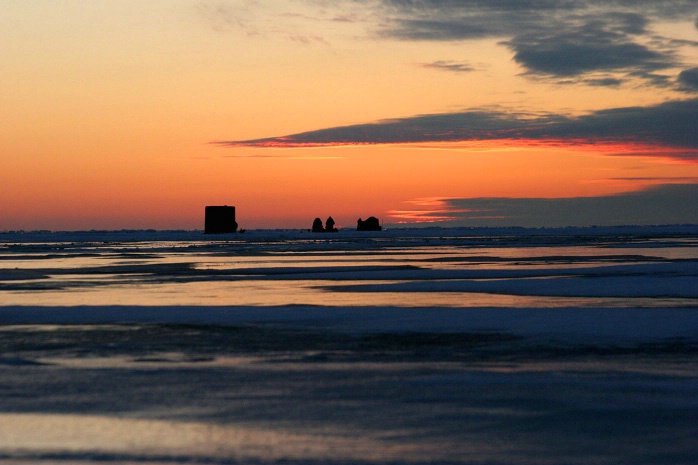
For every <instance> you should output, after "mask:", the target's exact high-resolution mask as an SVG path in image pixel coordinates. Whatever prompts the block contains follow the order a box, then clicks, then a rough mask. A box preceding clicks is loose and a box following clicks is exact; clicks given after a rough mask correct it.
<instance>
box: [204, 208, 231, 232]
mask: <svg viewBox="0 0 698 465" xmlns="http://www.w3.org/2000/svg"><path fill="white" fill-rule="evenodd" d="M237 229H238V224H237V223H236V222H235V207H229V206H227V205H224V206H207V207H206V217H205V220H204V234H224V233H234V232H235V231H237Z"/></svg>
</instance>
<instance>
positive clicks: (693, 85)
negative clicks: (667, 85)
mask: <svg viewBox="0 0 698 465" xmlns="http://www.w3.org/2000/svg"><path fill="white" fill-rule="evenodd" d="M678 81H679V84H681V86H682V89H684V90H687V91H689V92H698V68H690V69H685V70H683V71H681V73H680V74H679V77H678Z"/></svg>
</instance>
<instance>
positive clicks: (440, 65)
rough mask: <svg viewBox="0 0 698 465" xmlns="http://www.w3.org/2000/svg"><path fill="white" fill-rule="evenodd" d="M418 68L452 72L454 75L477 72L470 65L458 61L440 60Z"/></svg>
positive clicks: (420, 65)
mask: <svg viewBox="0 0 698 465" xmlns="http://www.w3.org/2000/svg"><path fill="white" fill-rule="evenodd" d="M418 66H419V67H421V68H430V69H436V70H440V71H450V72H452V73H470V72H472V71H475V68H474V67H472V66H471V65H470V64H469V63H466V62H458V61H445V60H438V61H434V62H431V63H420V64H419V65H418Z"/></svg>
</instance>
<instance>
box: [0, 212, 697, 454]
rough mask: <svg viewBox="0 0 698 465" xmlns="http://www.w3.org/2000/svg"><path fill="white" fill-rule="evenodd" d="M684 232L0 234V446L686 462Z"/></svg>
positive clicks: (693, 385)
mask: <svg viewBox="0 0 698 465" xmlns="http://www.w3.org/2000/svg"><path fill="white" fill-rule="evenodd" d="M696 233H698V227H695V226H668V227H642V228H631V227H627V228H626V227H622V228H621V227H618V228H582V229H580V228H567V229H555V230H526V229H519V228H504V229H479V230H472V229H453V230H441V229H423V230H388V231H382V232H380V233H357V232H355V231H340V232H339V233H337V234H333V235H331V237H327V236H328V235H322V237H318V236H317V235H313V234H310V233H308V232H307V231H248V232H246V233H245V234H233V235H224V236H216V237H205V236H204V235H203V234H202V233H201V232H199V231H111V232H105V231H88V232H63V233H50V232H16V233H10V232H6V233H2V234H0V463H7V464H10V463H12V464H19V463H21V464H27V463H41V464H44V465H47V464H54V463H61V464H65V463H79V464H86V465H93V464H103V463H138V464H150V465H154V464H182V463H188V464H189V463H191V464H242V463H245V464H248V463H253V464H260V465H264V464H277V465H278V464H280V463H284V464H291V465H293V464H312V465H317V464H320V463H323V464H325V463H328V464H330V465H332V464H346V463H358V464H365V465H368V464H385V465H387V464H393V465H399V464H415V463H425V464H426V463H429V464H437V463H441V464H619V463H632V464H641V465H642V464H647V465H649V464H652V465H654V464H675V465H678V464H686V465H688V464H693V463H695V458H696V457H697V456H698V443H696V440H695V438H696V437H698V425H697V424H696V422H695V418H697V417H698V400H696V399H698V295H697V294H698V281H697V280H698V266H697V264H698V234H696Z"/></svg>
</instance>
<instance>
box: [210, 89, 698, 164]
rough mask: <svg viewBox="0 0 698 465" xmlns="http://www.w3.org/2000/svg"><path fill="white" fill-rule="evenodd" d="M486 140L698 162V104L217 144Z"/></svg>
mask: <svg viewBox="0 0 698 465" xmlns="http://www.w3.org/2000/svg"><path fill="white" fill-rule="evenodd" d="M485 140H536V141H541V142H555V143H559V142H565V141H568V142H573V143H595V142H596V143H599V142H605V143H631V142H632V143H638V144H647V145H653V146H658V150H657V154H658V155H661V156H671V157H675V158H679V159H684V160H690V161H698V99H692V100H683V101H674V102H667V103H662V104H659V105H655V106H649V107H626V108H615V109H610V110H602V111H596V112H594V113H590V114H588V115H583V116H579V117H567V116H563V115H556V114H543V115H534V116H531V115H525V114H516V113H507V112H504V111H500V110H471V111H464V112H459V113H446V114H433V115H419V116H415V117H411V118H402V119H394V120H384V121H378V122H376V123H370V124H358V125H352V126H342V127H335V128H327V129H320V130H317V131H309V132H303V133H299V134H293V135H289V136H283V137H271V138H266V139H254V140H244V141H221V142H216V143H217V144H220V145H223V146H231V147H236V146H237V147H306V146H333V145H354V144H407V143H427V142H459V141H485ZM661 148H665V149H666V148H672V149H674V150H673V151H666V150H663V149H661ZM647 155H652V153H650V152H648V153H647Z"/></svg>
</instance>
